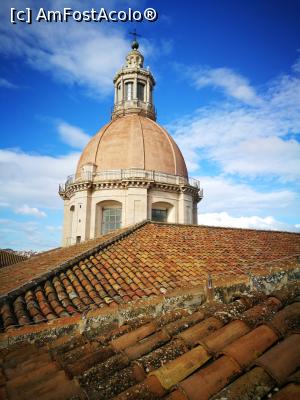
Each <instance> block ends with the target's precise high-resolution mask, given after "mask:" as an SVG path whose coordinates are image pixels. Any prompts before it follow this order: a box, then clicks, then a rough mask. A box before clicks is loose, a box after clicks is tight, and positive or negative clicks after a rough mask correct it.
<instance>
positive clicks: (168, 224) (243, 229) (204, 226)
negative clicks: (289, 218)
mask: <svg viewBox="0 0 300 400" xmlns="http://www.w3.org/2000/svg"><path fill="white" fill-rule="evenodd" d="M150 223H151V224H155V225H167V226H172V225H174V226H179V227H187V226H190V227H194V228H196V227H198V228H213V229H226V230H227V229H228V230H230V229H232V230H237V231H238V230H241V231H252V232H272V233H289V234H292V235H300V232H291V231H280V230H273V229H255V228H239V227H235V226H216V225H205V224H181V223H178V222H177V223H176V222H160V221H152V220H151V221H150Z"/></svg>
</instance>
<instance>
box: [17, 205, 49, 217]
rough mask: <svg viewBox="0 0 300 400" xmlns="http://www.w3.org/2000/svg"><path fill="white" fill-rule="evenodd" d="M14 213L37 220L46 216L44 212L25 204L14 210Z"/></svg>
mask: <svg viewBox="0 0 300 400" xmlns="http://www.w3.org/2000/svg"><path fill="white" fill-rule="evenodd" d="M15 213H16V214H21V215H30V216H33V217H38V218H43V217H46V215H47V214H46V213H45V212H44V211H41V210H39V209H38V208H36V207H29V206H28V205H27V204H24V205H23V206H22V207H19V208H16V210H15Z"/></svg>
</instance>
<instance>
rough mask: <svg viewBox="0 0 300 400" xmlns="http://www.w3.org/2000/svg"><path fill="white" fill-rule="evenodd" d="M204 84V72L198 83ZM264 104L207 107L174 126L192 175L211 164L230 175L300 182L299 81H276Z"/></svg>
mask: <svg viewBox="0 0 300 400" xmlns="http://www.w3.org/2000/svg"><path fill="white" fill-rule="evenodd" d="M204 78H205V76H204ZM199 79H200V80H201V70H200V71H199V76H197V77H196V78H195V77H194V76H193V82H196V83H197V80H199ZM205 79H206V78H205ZM207 84H208V81H207ZM235 97H236V96H235ZM259 98H260V101H258V102H256V103H255V104H254V103H253V104H252V105H249V104H248V105H245V104H241V103H237V102H236V101H233V102H232V101H229V100H228V101H227V102H220V103H217V104H214V105H213V106H208V107H202V108H201V109H198V110H197V111H195V112H194V113H193V114H192V115H188V116H184V117H182V118H180V119H179V120H178V121H175V122H173V123H172V124H170V125H169V129H170V130H171V131H172V132H173V133H174V135H175V139H176V140H177V142H178V144H179V146H180V148H181V149H182V150H183V153H184V155H185V157H186V160H187V164H188V168H189V170H190V171H196V170H199V167H200V166H201V162H202V161H203V160H207V161H209V162H213V163H214V164H215V165H216V166H217V167H218V168H220V170H221V172H222V173H225V174H238V175H241V176H244V177H251V178H256V177H261V178H267V179H270V177H272V178H276V179H279V180H280V181H287V180H289V181H298V180H299V177H300V167H299V165H300V164H299V161H300V151H299V146H300V145H299V141H298V140H296V135H298V134H299V133H300V77H299V76H298V75H297V73H295V74H294V75H293V74H291V75H284V76H280V77H278V78H276V79H274V80H273V81H271V82H269V83H268V84H267V85H265V89H264V90H261V93H260V97H259Z"/></svg>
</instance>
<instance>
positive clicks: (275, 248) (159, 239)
mask: <svg viewBox="0 0 300 400" xmlns="http://www.w3.org/2000/svg"><path fill="white" fill-rule="evenodd" d="M107 239H108V237H107V236H106V237H103V238H100V239H96V240H94V241H90V242H86V243H83V244H82V245H78V246H72V247H69V248H64V249H58V250H54V251H53V252H49V253H46V254H44V255H41V256H36V257H35V258H34V259H32V261H30V260H29V261H26V262H23V263H20V264H18V265H15V266H14V267H12V268H11V269H10V270H8V268H7V269H6V271H7V273H6V274H5V275H4V274H3V271H0V282H1V283H0V288H1V291H2V293H5V292H9V293H8V295H4V296H2V308H1V316H2V323H3V326H4V328H9V327H14V326H18V325H25V324H32V323H37V322H42V321H50V320H53V319H55V318H58V317H66V316H70V315H72V314H76V313H83V312H86V311H87V310H89V309H94V308H98V307H100V308H101V307H105V306H116V305H117V304H121V303H128V302H130V301H133V300H137V299H139V298H147V297H151V296H155V295H160V294H165V293H171V292H172V291H174V290H175V289H178V288H186V289H189V288H191V287H198V286H203V285H206V283H207V279H208V278H209V281H211V280H212V284H213V285H214V286H215V287H216V288H217V287H222V286H226V285H227V286H229V285H231V286H232V285H234V284H241V283H243V284H244V285H245V288H249V287H250V286H254V287H258V288H260V285H265V286H268V285H269V286H270V285H272V279H273V278H274V277H275V278H276V279H277V281H278V280H279V281H280V280H282V279H290V278H289V277H288V276H285V275H284V274H285V272H286V271H290V272H289V274H290V275H289V276H290V277H292V278H293V277H294V276H296V275H295V274H297V271H298V269H299V259H298V256H297V254H300V235H299V234H293V233H286V232H271V231H256V230H242V229H229V228H213V227H205V226H187V225H168V224H158V223H142V224H140V225H138V226H135V227H133V228H130V229H128V230H123V231H122V232H121V233H120V232H118V233H117V234H112V235H111V237H110V240H109V241H107ZM95 245H97V246H96V247H95ZM87 249H88V252H86V250H87ZM84 251H85V252H84ZM67 258H69V261H67V262H64V263H62V264H59V262H60V261H61V260H64V261H65V260H66V259H67ZM6 271H5V272H6ZM33 271H34V274H35V277H34V276H31V275H32V274H33ZM45 271H47V273H46V274H45V273H44V272H45ZM37 272H39V275H38V274H37ZM43 273H44V274H43ZM261 276H262V277H264V276H268V277H269V278H268V279H269V280H267V281H266V282H265V283H263V281H261V280H260V279H259V278H260V277H261ZM271 277H273V278H272V279H271ZM33 278H34V279H33ZM275 278H274V279H275ZM26 279H27V280H29V282H26ZM270 279H271V280H270ZM276 279H275V281H276ZM14 281H16V282H17V284H18V285H20V284H21V283H25V285H24V286H20V287H19V288H18V289H17V290H11V289H12V288H14V287H15V284H14ZM275 281H274V282H275ZM277 281H276V282H277ZM276 282H275V283H276ZM210 283H211V282H210ZM245 288H244V289H245ZM262 289H263V287H262ZM216 290H217V289H216Z"/></svg>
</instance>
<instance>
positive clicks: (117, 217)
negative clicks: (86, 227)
mask: <svg viewBox="0 0 300 400" xmlns="http://www.w3.org/2000/svg"><path fill="white" fill-rule="evenodd" d="M121 213H122V209H121V208H103V211H102V229H101V231H102V234H105V233H108V232H111V231H114V230H116V229H119V228H121Z"/></svg>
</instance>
